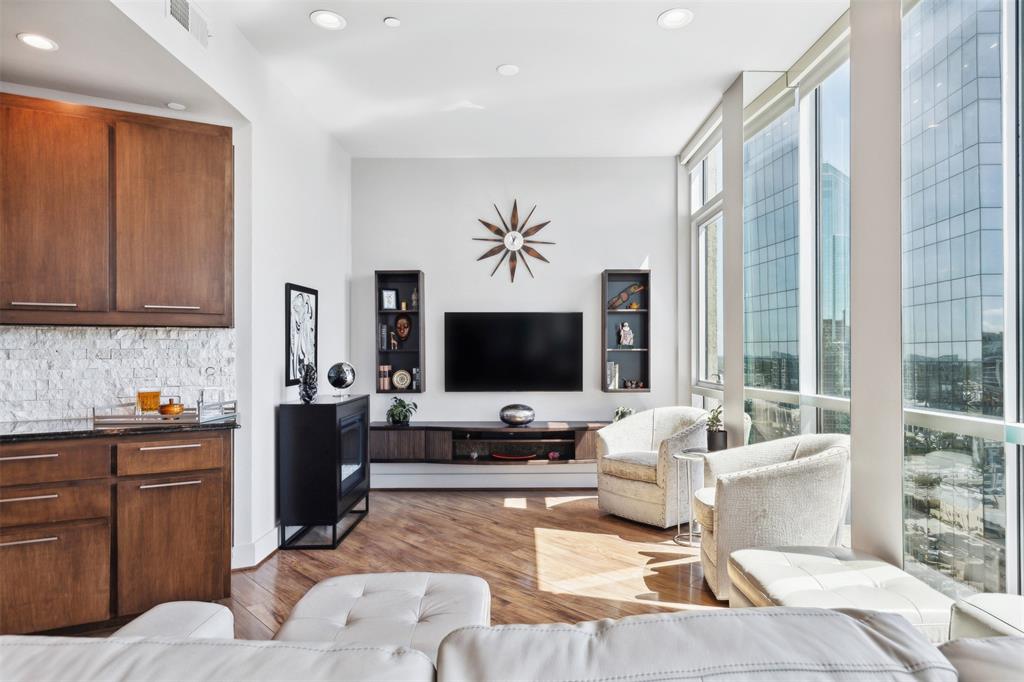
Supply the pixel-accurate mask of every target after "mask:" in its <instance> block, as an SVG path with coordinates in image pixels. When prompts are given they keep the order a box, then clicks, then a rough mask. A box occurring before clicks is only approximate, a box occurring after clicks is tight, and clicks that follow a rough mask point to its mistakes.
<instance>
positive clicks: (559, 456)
mask: <svg viewBox="0 0 1024 682" xmlns="http://www.w3.org/2000/svg"><path fill="white" fill-rule="evenodd" d="M559 459H562V453H560V452H559V451H558V450H552V451H551V452H549V453H548V461H549V462H554V461H556V460H559Z"/></svg>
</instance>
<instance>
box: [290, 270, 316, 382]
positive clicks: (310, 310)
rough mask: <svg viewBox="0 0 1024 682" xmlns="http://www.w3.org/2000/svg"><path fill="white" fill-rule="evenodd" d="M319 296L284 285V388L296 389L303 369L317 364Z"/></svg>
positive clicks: (313, 291) (298, 287) (311, 291)
mask: <svg viewBox="0 0 1024 682" xmlns="http://www.w3.org/2000/svg"><path fill="white" fill-rule="evenodd" d="M318 298H319V294H318V293H317V290H316V289H310V288H309V287H303V286H299V285H298V284H291V283H286V284H285V285H284V320H285V327H284V366H285V374H284V385H285V386H295V385H297V384H298V383H299V375H300V371H301V369H302V366H303V365H308V364H310V363H312V365H313V366H314V367H316V366H317V364H316V350H317V348H316V347H317V336H316V335H317V322H318V315H319V312H320V310H319V301H318Z"/></svg>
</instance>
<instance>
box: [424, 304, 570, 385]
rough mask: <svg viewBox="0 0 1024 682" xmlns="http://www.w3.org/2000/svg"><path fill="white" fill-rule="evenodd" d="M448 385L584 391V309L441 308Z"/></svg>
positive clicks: (445, 371) (446, 381)
mask: <svg viewBox="0 0 1024 682" xmlns="http://www.w3.org/2000/svg"><path fill="white" fill-rule="evenodd" d="M444 385H445V390H446V391H582V390H583V313H445V315H444Z"/></svg>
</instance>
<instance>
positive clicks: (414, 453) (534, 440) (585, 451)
mask: <svg viewBox="0 0 1024 682" xmlns="http://www.w3.org/2000/svg"><path fill="white" fill-rule="evenodd" d="M607 425H608V422H579V421H574V422H559V421H551V422H533V423H532V424H528V425H526V426H508V425H507V424H504V423H502V422H413V423H412V424H410V425H409V426H395V425H393V424H389V423H387V422H373V423H372V424H370V461H372V462H433V463H441V464H533V465H536V464H554V465H557V464H564V463H565V462H572V461H576V462H579V461H587V460H594V459H596V458H597V436H596V435H595V432H596V431H597V430H598V429H600V428H602V427H604V426H607ZM474 452H475V453H476V454H477V457H476V458H475V459H474V458H473V457H472V453H474ZM551 452H555V453H558V457H557V459H548V453H551ZM495 455H498V457H495ZM530 455H532V457H531V456H530ZM501 456H505V457H510V459H503V458H501ZM520 458H521V459H520Z"/></svg>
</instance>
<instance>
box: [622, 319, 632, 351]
mask: <svg viewBox="0 0 1024 682" xmlns="http://www.w3.org/2000/svg"><path fill="white" fill-rule="evenodd" d="M619 345H620V346H630V347H632V346H633V330H632V329H630V328H629V322H623V323H622V324H620V325H619Z"/></svg>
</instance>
